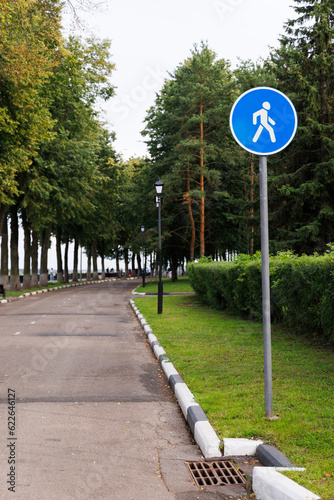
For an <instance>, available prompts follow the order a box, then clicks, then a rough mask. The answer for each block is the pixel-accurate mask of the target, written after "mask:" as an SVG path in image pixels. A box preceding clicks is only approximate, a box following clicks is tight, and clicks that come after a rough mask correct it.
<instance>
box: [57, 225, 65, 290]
mask: <svg viewBox="0 0 334 500" xmlns="http://www.w3.org/2000/svg"><path fill="white" fill-rule="evenodd" d="M56 249H57V281H64V273H63V260H62V257H61V227H57V231H56Z"/></svg>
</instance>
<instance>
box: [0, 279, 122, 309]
mask: <svg viewBox="0 0 334 500" xmlns="http://www.w3.org/2000/svg"><path fill="white" fill-rule="evenodd" d="M109 281H117V279H116V278H113V279H105V280H99V281H85V282H83V283H79V282H78V283H69V284H68V285H61V286H54V287H52V288H43V289H42V290H36V291H34V292H26V293H23V294H22V295H20V296H19V297H17V298H18V299H24V297H30V296H31V295H39V294H41V293H47V292H53V291H55V290H62V289H63V288H70V287H72V286H85V285H94V284H97V283H107V282H109ZM10 301H11V300H10V299H3V300H0V304H7V303H8V302H10Z"/></svg>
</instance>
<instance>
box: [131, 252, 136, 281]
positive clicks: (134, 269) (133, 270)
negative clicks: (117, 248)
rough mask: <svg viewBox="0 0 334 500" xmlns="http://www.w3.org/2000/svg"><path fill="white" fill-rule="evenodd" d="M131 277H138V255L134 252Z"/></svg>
mask: <svg viewBox="0 0 334 500" xmlns="http://www.w3.org/2000/svg"><path fill="white" fill-rule="evenodd" d="M131 271H132V272H131V276H132V277H133V278H134V277H135V276H136V254H135V253H134V252H132V255H131Z"/></svg>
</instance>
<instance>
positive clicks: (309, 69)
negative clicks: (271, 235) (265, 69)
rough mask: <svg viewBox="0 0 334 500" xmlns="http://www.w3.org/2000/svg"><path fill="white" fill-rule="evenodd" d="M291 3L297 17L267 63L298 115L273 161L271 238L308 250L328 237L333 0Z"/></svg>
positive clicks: (333, 216)
mask: <svg viewBox="0 0 334 500" xmlns="http://www.w3.org/2000/svg"><path fill="white" fill-rule="evenodd" d="M295 4H296V6H295V11H296V13H297V15H298V17H297V19H294V20H290V21H288V22H287V23H286V35H285V36H283V37H282V38H281V40H280V47H279V49H278V50H276V51H275V52H274V53H273V55H272V63H271V68H272V69H273V70H274V72H275V75H276V78H277V81H278V84H279V88H280V89H281V90H282V91H283V92H286V93H287V94H288V95H289V97H290V98H291V100H292V102H293V103H294V104H295V106H296V109H297V113H298V119H299V127H298V132H297V135H296V138H295V139H294V141H293V143H292V144H291V145H290V146H289V148H288V149H287V150H286V152H285V153H284V154H282V155H281V156H280V159H279V161H278V162H276V165H275V170H274V174H275V176H274V179H273V190H274V193H275V197H274V200H273V201H274V206H272V208H271V212H272V213H273V214H274V221H275V223H276V226H277V231H276V232H275V239H276V242H275V243H274V242H273V243H274V247H275V248H276V249H282V248H292V249H294V250H296V251H297V252H300V253H303V252H305V253H312V252H314V251H320V252H323V251H325V249H326V244H327V243H328V242H329V241H330V240H331V239H332V238H333V223H334V210H333V201H332V200H333V195H334V184H333V179H334V158H333V146H334V142H333V124H332V123H333V85H334V82H333V64H334V49H333V34H334V31H333V30H334V1H333V0H319V1H318V2H314V1H313V0H295Z"/></svg>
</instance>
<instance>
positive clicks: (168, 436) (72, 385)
mask: <svg viewBox="0 0 334 500" xmlns="http://www.w3.org/2000/svg"><path fill="white" fill-rule="evenodd" d="M133 287H134V283H133V282H129V281H117V282H109V283H99V284H96V285H89V286H86V287H75V288H69V289H64V290H61V291H55V292H52V293H48V294H43V295H38V296H33V297H26V298H24V299H21V300H20V301H15V302H12V303H9V304H5V305H1V309H0V315H1V324H0V363H1V395H0V425H1V433H0V449H1V462H0V498H1V499H7V498H11V499H12V498H15V499H17V500H72V499H83V500H85V499H94V500H99V499H111V500H167V499H175V500H195V499H204V500H214V499H217V498H220V499H222V498H223V499H225V498H244V495H242V492H243V491H244V490H243V489H242V490H237V489H234V490H233V494H232V493H231V492H230V491H227V490H224V489H223V488H222V487H220V488H217V489H215V488H212V487H211V488H207V490H205V491H201V490H200V489H199V488H198V487H197V486H195V485H194V484H193V482H192V479H191V477H190V475H189V472H188V470H187V469H186V467H185V464H184V463H185V462H186V461H197V460H201V459H202V457H201V454H200V452H199V449H198V447H197V445H195V444H194V441H193V439H192V435H191V434H190V431H189V429H188V426H187V424H186V423H185V421H184V418H183V415H182V413H181V411H180V409H179V407H178V405H177V403H176V401H175V398H174V395H173V393H172V391H171V389H170V388H169V387H168V385H167V382H166V379H165V376H164V374H163V372H162V371H161V369H160V365H159V363H158V361H157V360H156V359H155V357H154V355H153V354H152V351H151V348H150V346H149V345H148V343H147V340H146V336H145V335H144V333H143V332H142V328H141V326H140V325H139V323H138V321H137V319H136V318H135V315H134V313H133V311H132V309H131V308H130V306H129V298H130V296H131V290H132V289H133ZM8 389H10V390H11V391H12V394H13V393H14V392H15V398H16V405H15V413H16V414H15V417H16V420H15V435H14V436H9V429H8ZM11 443H12V445H13V446H12V447H13V449H14V455H15V457H14V458H15V465H14V466H15V469H12V476H15V479H14V484H15V494H13V492H11V491H8V487H10V483H7V479H8V476H7V474H9V473H10V472H11V470H10V464H9V463H8V458H9V456H10V453H11V448H10V446H8V444H9V445H10V444H11ZM237 488H239V487H237ZM230 495H231V496H230Z"/></svg>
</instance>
